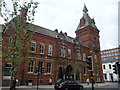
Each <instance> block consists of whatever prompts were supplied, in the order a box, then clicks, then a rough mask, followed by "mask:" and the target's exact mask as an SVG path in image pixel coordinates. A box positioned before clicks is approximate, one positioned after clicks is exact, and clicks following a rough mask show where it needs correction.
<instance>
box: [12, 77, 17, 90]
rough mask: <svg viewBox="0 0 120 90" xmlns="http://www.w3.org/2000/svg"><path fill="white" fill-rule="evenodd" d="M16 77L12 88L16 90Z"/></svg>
mask: <svg viewBox="0 0 120 90" xmlns="http://www.w3.org/2000/svg"><path fill="white" fill-rule="evenodd" d="M16 83H17V82H16V78H13V82H12V88H13V90H15V87H16Z"/></svg>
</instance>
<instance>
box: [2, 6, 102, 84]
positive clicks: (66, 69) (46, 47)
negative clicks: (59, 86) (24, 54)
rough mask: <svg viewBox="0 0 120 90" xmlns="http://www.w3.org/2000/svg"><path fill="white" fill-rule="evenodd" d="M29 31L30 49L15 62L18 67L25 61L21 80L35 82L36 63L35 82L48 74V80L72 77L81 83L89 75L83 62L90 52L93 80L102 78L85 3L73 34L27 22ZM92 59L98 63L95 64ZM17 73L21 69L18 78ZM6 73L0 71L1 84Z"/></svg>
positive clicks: (96, 39)
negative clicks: (0, 74) (24, 57)
mask: <svg viewBox="0 0 120 90" xmlns="http://www.w3.org/2000/svg"><path fill="white" fill-rule="evenodd" d="M34 26H35V27H36V31H35V33H33V27H34ZM8 30H9V29H8ZM30 32H31V34H32V38H31V41H30V42H29V45H28V48H29V49H30V50H31V52H30V54H29V61H26V62H25V63H22V62H21V63H20V64H19V68H20V69H21V68H23V67H22V66H23V64H25V73H24V77H25V80H24V81H26V80H27V81H29V82H31V83H32V84H37V79H38V75H37V73H36V72H35V71H36V70H35V69H36V67H37V66H38V65H39V72H40V75H39V84H48V83H49V79H50V78H51V79H52V84H54V83H55V82H56V80H57V79H59V78H61V79H74V80H77V81H79V82H81V83H85V82H86V79H87V78H89V79H90V78H91V77H90V71H88V68H87V63H86V58H87V57H88V56H89V55H90V54H91V55H92V60H93V68H96V67H99V69H98V71H96V70H95V69H93V70H94V71H93V72H94V79H95V80H96V81H97V82H103V71H102V62H101V55H100V43H99V30H98V29H97V27H96V25H95V21H94V19H91V18H90V17H89V15H88V10H87V8H86V6H84V9H83V17H82V18H81V19H80V23H79V25H78V27H77V29H76V31H75V33H76V37H75V38H73V37H70V36H68V35H67V33H63V32H62V31H61V32H58V30H57V29H56V30H54V31H52V30H49V29H46V28H43V27H40V26H37V25H33V24H31V28H30ZM8 33H9V32H6V33H5V35H4V39H6V41H8V40H9V39H10V38H11V37H10V36H9V35H7V34H8ZM5 43H7V42H3V45H7V44H5ZM96 62H98V64H95V63H96ZM3 63H4V64H3V67H5V66H6V64H7V63H6V62H5V61H3ZM8 66H9V64H8ZM75 70H76V71H75ZM20 74H21V70H19V71H18V72H17V73H16V78H17V79H18V80H20ZM5 76H7V77H5ZM8 76H9V75H5V74H4V71H3V84H4V85H5V84H7V82H8V79H9V78H8Z"/></svg>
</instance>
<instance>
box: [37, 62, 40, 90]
mask: <svg viewBox="0 0 120 90" xmlns="http://www.w3.org/2000/svg"><path fill="white" fill-rule="evenodd" d="M39 69H40V65H39V64H38V66H37V73H38V78H37V90H38V87H39V75H40V74H39Z"/></svg>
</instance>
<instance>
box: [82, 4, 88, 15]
mask: <svg viewBox="0 0 120 90" xmlns="http://www.w3.org/2000/svg"><path fill="white" fill-rule="evenodd" d="M83 12H84V13H87V12H88V9H87V7H86V5H85V3H84V8H83Z"/></svg>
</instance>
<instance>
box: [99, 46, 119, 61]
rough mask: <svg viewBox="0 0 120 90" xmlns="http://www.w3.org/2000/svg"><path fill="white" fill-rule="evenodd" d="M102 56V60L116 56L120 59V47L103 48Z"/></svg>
mask: <svg viewBox="0 0 120 90" xmlns="http://www.w3.org/2000/svg"><path fill="white" fill-rule="evenodd" d="M101 58H102V60H106V59H109V58H115V59H117V60H120V47H116V48H112V49H107V50H102V51H101Z"/></svg>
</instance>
